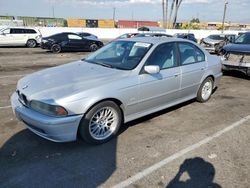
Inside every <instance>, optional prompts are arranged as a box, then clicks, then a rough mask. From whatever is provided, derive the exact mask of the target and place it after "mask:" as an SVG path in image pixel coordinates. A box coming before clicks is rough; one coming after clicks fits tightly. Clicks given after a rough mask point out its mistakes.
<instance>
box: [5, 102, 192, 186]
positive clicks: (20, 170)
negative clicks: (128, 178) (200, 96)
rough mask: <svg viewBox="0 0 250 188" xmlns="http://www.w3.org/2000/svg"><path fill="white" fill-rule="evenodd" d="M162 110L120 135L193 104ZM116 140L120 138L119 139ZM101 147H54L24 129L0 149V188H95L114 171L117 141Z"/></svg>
mask: <svg viewBox="0 0 250 188" xmlns="http://www.w3.org/2000/svg"><path fill="white" fill-rule="evenodd" d="M194 101H195V100H191V101H188V102H185V103H183V104H180V105H177V106H174V107H171V108H168V109H166V110H162V111H160V112H157V113H154V114H151V115H148V116H146V117H143V118H140V119H137V120H135V121H132V122H130V123H127V124H125V125H124V126H123V127H122V128H121V130H120V133H119V134H122V133H123V132H124V131H126V129H128V128H129V127H131V126H135V125H137V124H139V123H142V122H146V121H150V120H151V119H152V118H155V117H157V116H160V115H163V114H166V113H168V112H170V111H173V110H176V109H178V108H181V107H183V106H185V105H188V104H190V103H193V102H194ZM118 138H119V136H118ZM118 138H115V139H113V140H111V141H110V142H108V143H105V144H103V145H96V146H93V145H88V144H86V143H84V142H83V141H77V142H71V143H54V142H50V141H47V140H45V139H43V138H40V137H38V136H36V135H35V134H33V133H31V132H30V131H29V130H27V129H25V130H22V131H20V132H18V133H17V134H15V135H13V136H12V137H11V138H10V139H9V140H8V141H7V142H6V143H4V145H3V146H2V147H1V148H0V166H1V168H0V180H1V181H0V182H1V183H0V187H18V188H22V187H25V188H29V187H31V188H34V187H36V188H39V187H67V188H68V187H84V188H88V187H91V188H92V187H97V186H100V185H102V184H103V183H104V182H106V181H107V180H108V179H109V177H110V176H111V175H112V174H113V172H114V171H115V170H116V160H117V159H116V152H117V140H118Z"/></svg>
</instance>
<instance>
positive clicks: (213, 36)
mask: <svg viewBox="0 0 250 188" xmlns="http://www.w3.org/2000/svg"><path fill="white" fill-rule="evenodd" d="M208 38H210V39H212V40H224V38H225V36H220V35H210V36H208Z"/></svg>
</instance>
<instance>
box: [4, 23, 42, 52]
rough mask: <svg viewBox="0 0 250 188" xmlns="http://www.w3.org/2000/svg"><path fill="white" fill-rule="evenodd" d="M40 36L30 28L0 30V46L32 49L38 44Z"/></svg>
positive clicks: (37, 31) (38, 32) (35, 30)
mask: <svg viewBox="0 0 250 188" xmlns="http://www.w3.org/2000/svg"><path fill="white" fill-rule="evenodd" d="M41 39H42V35H41V33H40V31H39V30H37V29H32V28H19V27H18V28H13V27H11V28H4V29H1V30H0V46H27V47H29V48H34V47H36V46H37V45H38V44H40V42H41Z"/></svg>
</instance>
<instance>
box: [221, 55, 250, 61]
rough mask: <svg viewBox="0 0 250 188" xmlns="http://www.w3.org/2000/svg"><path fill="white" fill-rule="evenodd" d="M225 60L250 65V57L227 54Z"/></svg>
mask: <svg viewBox="0 0 250 188" xmlns="http://www.w3.org/2000/svg"><path fill="white" fill-rule="evenodd" d="M225 59H226V60H228V61H232V62H236V63H250V55H238V54H226V55H225Z"/></svg>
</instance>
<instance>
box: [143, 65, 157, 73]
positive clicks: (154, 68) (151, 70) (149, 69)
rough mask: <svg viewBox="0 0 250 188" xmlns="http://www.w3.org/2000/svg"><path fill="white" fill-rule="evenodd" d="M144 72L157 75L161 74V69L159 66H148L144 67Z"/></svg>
mask: <svg viewBox="0 0 250 188" xmlns="http://www.w3.org/2000/svg"><path fill="white" fill-rule="evenodd" d="M144 71H145V72H147V73H149V74H156V73H159V72H160V67H159V66H158V65H147V66H145V67H144Z"/></svg>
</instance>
